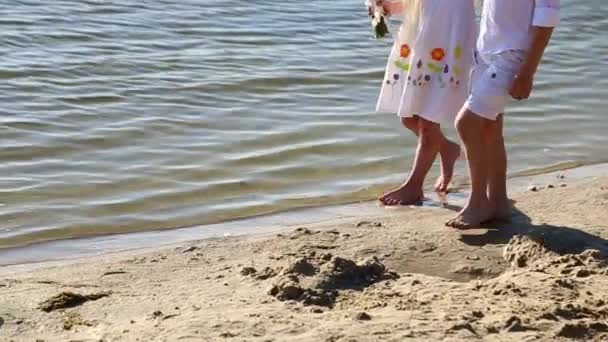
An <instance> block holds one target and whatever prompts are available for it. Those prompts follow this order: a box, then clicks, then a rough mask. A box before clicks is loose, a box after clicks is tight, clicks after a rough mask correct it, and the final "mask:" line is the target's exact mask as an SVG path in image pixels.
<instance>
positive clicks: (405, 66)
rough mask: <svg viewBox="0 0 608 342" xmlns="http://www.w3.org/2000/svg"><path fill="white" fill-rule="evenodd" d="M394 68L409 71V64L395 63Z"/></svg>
mask: <svg viewBox="0 0 608 342" xmlns="http://www.w3.org/2000/svg"><path fill="white" fill-rule="evenodd" d="M395 66H396V67H397V68H399V69H401V70H403V71H410V65H409V63H403V62H402V61H395Z"/></svg>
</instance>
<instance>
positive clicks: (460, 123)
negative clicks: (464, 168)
mask: <svg viewBox="0 0 608 342" xmlns="http://www.w3.org/2000/svg"><path fill="white" fill-rule="evenodd" d="M485 121H489V120H487V119H484V118H482V117H480V116H478V115H476V114H475V113H473V112H471V111H470V110H468V109H463V110H462V111H461V112H460V113H459V114H458V117H457V118H456V128H457V129H458V134H459V135H460V138H461V139H462V142H463V143H464V146H465V151H466V154H467V160H468V161H469V176H470V178H471V195H470V197H469V200H468V203H467V204H466V206H465V207H464V209H462V211H461V212H460V213H459V214H458V216H457V217H456V218H455V219H452V220H450V221H448V222H447V223H446V225H448V226H450V227H454V228H460V229H466V228H476V227H479V226H480V225H481V223H482V222H485V221H488V220H489V219H490V218H491V217H492V214H493V210H492V208H491V207H490V204H489V202H488V197H487V188H488V162H489V160H488V150H487V149H486V146H485V142H484V140H485V139H484V138H483V135H484V133H485V132H484V128H485V127H484V126H485V125H484V123H485Z"/></svg>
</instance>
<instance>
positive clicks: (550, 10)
mask: <svg viewBox="0 0 608 342" xmlns="http://www.w3.org/2000/svg"><path fill="white" fill-rule="evenodd" d="M559 1H560V0H534V5H535V6H534V17H533V19H532V26H540V27H556V26H557V25H558V24H559V10H560V5H559Z"/></svg>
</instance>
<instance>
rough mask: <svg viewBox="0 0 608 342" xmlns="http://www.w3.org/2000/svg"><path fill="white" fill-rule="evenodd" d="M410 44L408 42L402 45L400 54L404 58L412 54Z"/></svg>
mask: <svg viewBox="0 0 608 342" xmlns="http://www.w3.org/2000/svg"><path fill="white" fill-rule="evenodd" d="M410 52H411V50H410V46H409V45H407V44H403V45H401V50H400V55H401V57H403V58H408V57H409V56H410Z"/></svg>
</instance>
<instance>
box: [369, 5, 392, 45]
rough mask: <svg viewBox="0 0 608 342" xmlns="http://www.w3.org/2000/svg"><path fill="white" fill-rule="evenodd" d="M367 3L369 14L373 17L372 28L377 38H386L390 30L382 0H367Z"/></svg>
mask: <svg viewBox="0 0 608 342" xmlns="http://www.w3.org/2000/svg"><path fill="white" fill-rule="evenodd" d="M365 5H366V6H367V12H368V13H369V16H370V17H371V18H372V28H373V29H374V34H375V35H376V38H384V37H385V36H386V35H387V34H388V33H389V31H388V25H387V21H386V20H387V19H386V17H385V15H386V13H385V12H384V7H383V6H382V0H365Z"/></svg>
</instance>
